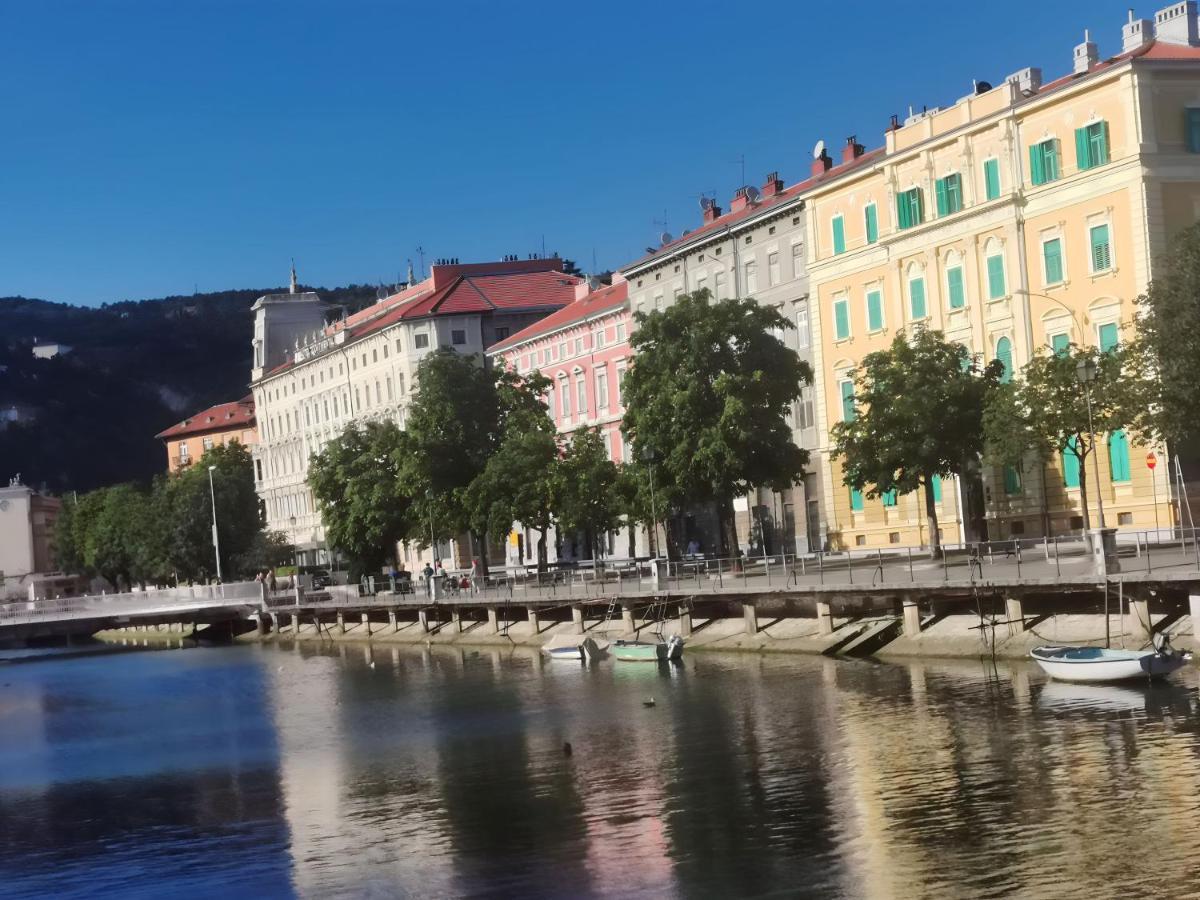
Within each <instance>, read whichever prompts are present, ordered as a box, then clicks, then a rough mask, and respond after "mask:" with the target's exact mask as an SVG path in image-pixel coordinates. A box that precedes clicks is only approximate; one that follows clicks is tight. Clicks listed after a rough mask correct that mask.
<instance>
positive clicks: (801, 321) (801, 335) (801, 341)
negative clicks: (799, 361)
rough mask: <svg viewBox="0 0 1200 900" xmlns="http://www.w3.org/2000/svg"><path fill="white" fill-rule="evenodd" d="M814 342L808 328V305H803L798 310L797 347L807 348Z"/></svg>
mask: <svg viewBox="0 0 1200 900" xmlns="http://www.w3.org/2000/svg"><path fill="white" fill-rule="evenodd" d="M811 342H812V337H811V332H810V331H809V328H808V307H807V306H802V307H800V309H798V310H797V311H796V347H797V348H798V349H800V350H807V349H808V348H809V345H810V344H811Z"/></svg>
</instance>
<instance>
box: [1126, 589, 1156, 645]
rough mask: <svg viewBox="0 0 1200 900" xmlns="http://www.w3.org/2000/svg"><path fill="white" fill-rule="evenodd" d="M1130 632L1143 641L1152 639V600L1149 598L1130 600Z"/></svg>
mask: <svg viewBox="0 0 1200 900" xmlns="http://www.w3.org/2000/svg"><path fill="white" fill-rule="evenodd" d="M1128 628H1129V633H1130V634H1131V635H1132V636H1133V637H1134V638H1135V639H1136V640H1141V641H1148V640H1150V630H1151V629H1150V601H1149V600H1134V599H1132V598H1131V599H1130V601H1129V620H1128Z"/></svg>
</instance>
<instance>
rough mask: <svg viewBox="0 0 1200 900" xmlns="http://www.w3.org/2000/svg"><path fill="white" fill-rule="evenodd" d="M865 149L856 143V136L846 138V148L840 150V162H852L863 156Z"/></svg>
mask: <svg viewBox="0 0 1200 900" xmlns="http://www.w3.org/2000/svg"><path fill="white" fill-rule="evenodd" d="M865 149H866V148H865V147H863V145H862V144H860V143H859V142H858V136H857V135H854V134H852V135H850V137H848V138H846V146H845V147H843V148H842V162H844V163H848V162H853V161H854V160H856V159H858V158H859V157H860V156H862V155H863V150H865Z"/></svg>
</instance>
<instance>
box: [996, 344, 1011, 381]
mask: <svg viewBox="0 0 1200 900" xmlns="http://www.w3.org/2000/svg"><path fill="white" fill-rule="evenodd" d="M996 359H998V360H1000V362H1001V363H1002V364H1003V365H1004V373H1003V374H1002V375H1001V376H1000V381H1001V383H1002V384H1008V383H1009V382H1010V381H1012V376H1013V360H1012V341H1010V340H1009V339H1008V338H1006V337H1002V338H1000V340H998V341H996Z"/></svg>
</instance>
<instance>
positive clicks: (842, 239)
mask: <svg viewBox="0 0 1200 900" xmlns="http://www.w3.org/2000/svg"><path fill="white" fill-rule="evenodd" d="M833 252H834V253H845V252H846V222H845V220H843V219H842V217H841V216H834V217H833Z"/></svg>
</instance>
